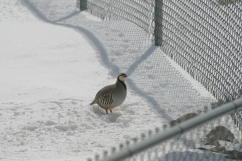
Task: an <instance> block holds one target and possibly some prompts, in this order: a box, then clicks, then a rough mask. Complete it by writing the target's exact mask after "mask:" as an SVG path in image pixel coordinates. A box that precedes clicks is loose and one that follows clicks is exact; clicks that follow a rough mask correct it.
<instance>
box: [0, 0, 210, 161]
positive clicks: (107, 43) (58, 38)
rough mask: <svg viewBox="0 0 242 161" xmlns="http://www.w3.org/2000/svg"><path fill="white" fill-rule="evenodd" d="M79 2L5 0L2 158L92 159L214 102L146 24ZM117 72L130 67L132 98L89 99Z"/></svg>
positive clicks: (1, 21) (0, 54) (0, 56)
mask: <svg viewBox="0 0 242 161" xmlns="http://www.w3.org/2000/svg"><path fill="white" fill-rule="evenodd" d="M75 3H76V2H75V0H68V1H66V0H11V1H9V0H1V2H0V11H1V12H0V35H1V36H0V44H1V48H0V73H1V77H0V87H1V90H0V160H3V161H12V160H16V161H17V160H25V161H38V160H46V161H49V160H58V161H62V160H63V161H64V160H71V161H77V160H85V159H86V158H87V157H92V156H93V155H94V154H95V153H99V152H102V151H103V150H104V149H108V148H109V147H111V146H115V145H117V144H118V143H120V142H123V141H124V140H126V139H130V138H132V137H134V136H137V135H139V134H140V133H141V132H144V131H147V130H148V129H153V128H154V127H157V126H158V127H160V126H162V125H163V124H165V123H167V122H168V121H170V120H171V119H174V118H176V117H177V116H180V115H182V114H184V113H187V112H192V111H193V112H196V111H198V110H201V109H202V108H203V106H204V105H209V103H210V102H212V101H214V98H213V97H212V96H211V95H210V94H209V93H208V92H207V91H206V90H205V89H204V88H203V87H202V86H201V85H199V83H197V82H196V81H194V80H192V79H191V78H190V76H189V75H187V74H186V73H185V72H184V71H182V70H181V69H180V67H178V66H177V65H176V64H175V63H174V62H173V61H172V60H170V59H169V58H167V57H166V56H165V55H164V54H163V53H161V51H160V49H159V48H156V47H154V46H152V45H151V43H150V39H149V38H147V37H146V36H147V35H146V34H145V33H144V32H143V31H142V30H141V29H139V28H137V27H136V26H134V25H133V24H130V23H128V22H122V21H121V22H120V21H118V22H115V21H106V22H103V21H101V20H99V19H98V18H95V17H93V16H91V15H89V14H87V13H79V12H78V11H77V9H76V8H75ZM127 29H130V30H127ZM119 72H127V73H128V74H129V75H130V77H129V81H128V88H129V91H128V97H127V100H126V101H125V103H124V104H123V105H122V106H121V107H120V108H117V109H115V110H114V112H113V113H112V114H109V115H105V114H104V112H102V111H101V110H100V109H98V108H97V107H96V106H94V107H90V106H89V103H90V102H91V101H92V99H93V97H94V96H95V94H96V92H97V90H99V89H100V88H101V87H103V86H104V85H107V84H111V83H113V82H114V81H115V79H116V75H117V74H118V73H119Z"/></svg>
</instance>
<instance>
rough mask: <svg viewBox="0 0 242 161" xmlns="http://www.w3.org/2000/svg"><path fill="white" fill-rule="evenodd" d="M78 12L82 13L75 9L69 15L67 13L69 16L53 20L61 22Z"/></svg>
mask: <svg viewBox="0 0 242 161" xmlns="http://www.w3.org/2000/svg"><path fill="white" fill-rule="evenodd" d="M77 14H80V11H74V12H72V13H71V14H69V15H67V16H65V17H62V18H59V19H58V20H55V21H53V22H55V23H57V22H59V21H64V20H66V19H68V18H71V17H73V16H75V15H77Z"/></svg>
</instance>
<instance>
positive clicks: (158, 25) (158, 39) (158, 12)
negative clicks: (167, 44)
mask: <svg viewBox="0 0 242 161" xmlns="http://www.w3.org/2000/svg"><path fill="white" fill-rule="evenodd" d="M162 9H163V0H155V14H154V21H155V29H154V39H155V45H156V46H161V45H162V36H163V35H162V19H163V11H162Z"/></svg>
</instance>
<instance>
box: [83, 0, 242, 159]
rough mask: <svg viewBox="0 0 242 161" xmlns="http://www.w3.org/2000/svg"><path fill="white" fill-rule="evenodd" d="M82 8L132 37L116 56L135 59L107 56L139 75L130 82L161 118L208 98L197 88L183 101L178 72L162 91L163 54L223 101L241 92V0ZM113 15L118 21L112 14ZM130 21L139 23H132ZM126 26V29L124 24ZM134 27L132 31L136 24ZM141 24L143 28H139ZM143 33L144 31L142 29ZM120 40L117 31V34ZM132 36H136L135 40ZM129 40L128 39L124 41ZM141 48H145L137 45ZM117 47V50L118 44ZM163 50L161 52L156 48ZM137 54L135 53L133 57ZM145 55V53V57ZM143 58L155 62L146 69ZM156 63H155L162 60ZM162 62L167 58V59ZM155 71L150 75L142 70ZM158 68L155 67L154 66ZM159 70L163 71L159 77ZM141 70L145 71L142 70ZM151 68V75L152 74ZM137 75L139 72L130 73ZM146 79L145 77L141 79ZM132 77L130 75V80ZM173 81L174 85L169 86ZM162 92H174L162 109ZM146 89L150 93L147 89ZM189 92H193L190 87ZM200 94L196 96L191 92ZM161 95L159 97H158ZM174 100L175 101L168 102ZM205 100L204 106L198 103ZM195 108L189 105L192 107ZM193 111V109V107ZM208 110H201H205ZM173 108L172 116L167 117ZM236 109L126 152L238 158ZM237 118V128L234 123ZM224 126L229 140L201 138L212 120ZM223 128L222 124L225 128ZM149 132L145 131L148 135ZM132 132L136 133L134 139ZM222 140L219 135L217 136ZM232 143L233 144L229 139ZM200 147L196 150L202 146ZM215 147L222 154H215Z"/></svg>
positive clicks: (164, 0)
mask: <svg viewBox="0 0 242 161" xmlns="http://www.w3.org/2000/svg"><path fill="white" fill-rule="evenodd" d="M87 3H88V5H87V6H88V7H87V8H88V10H89V11H90V12H91V13H93V14H94V15H96V16H99V17H101V18H102V19H106V20H110V21H105V23H106V24H107V26H109V27H111V28H118V29H119V30H123V31H124V32H126V35H128V36H130V37H132V39H133V41H136V44H139V45H138V46H135V45H134V46H132V49H133V51H134V53H133V54H130V53H129V54H126V53H123V55H122V56H120V59H123V60H125V59H127V58H128V59H134V60H136V63H134V64H126V63H127V62H124V63H120V61H117V62H116V60H115V58H114V57H113V56H112V54H110V55H109V57H110V58H111V59H112V58H113V62H114V63H115V64H117V65H118V66H119V67H120V68H121V69H122V70H127V71H128V73H132V74H133V75H136V76H137V75H141V74H142V73H144V72H147V73H146V75H145V76H144V75H143V79H138V80H136V86H135V87H134V88H136V87H137V88H136V89H140V88H142V91H140V93H141V95H145V94H147V93H148V94H151V96H150V97H149V96H146V99H147V100H149V101H150V102H151V103H152V104H153V106H154V107H161V106H162V108H156V110H157V111H158V112H159V113H163V114H164V113H166V114H167V115H165V114H164V115H162V117H163V118H166V119H167V121H171V120H173V121H174V119H176V118H178V117H179V116H181V115H186V114H188V113H189V110H191V109H190V108H187V107H189V106H193V107H194V106H197V109H198V111H199V112H201V111H202V110H201V108H202V107H204V106H209V105H207V104H206V103H204V102H206V101H207V102H212V100H210V99H207V98H203V97H199V96H197V95H196V94H194V95H193V96H190V97H188V98H190V101H191V102H190V103H191V104H189V105H188V104H186V103H184V102H186V99H187V97H183V96H181V95H179V94H178V93H183V91H184V93H193V92H191V91H189V90H190V89H187V85H186V83H185V82H184V81H183V80H182V79H180V78H179V79H180V80H179V81H180V85H181V86H180V87H176V86H173V87H171V88H169V90H168V91H163V89H162V88H161V87H160V86H162V85H164V83H165V82H167V81H170V82H173V80H174V79H176V78H175V77H173V74H172V73H173V72H171V70H170V69H169V67H167V68H164V66H165V65H164V64H166V63H167V62H166V61H164V60H165V59H166V56H165V55H167V56H169V57H170V58H172V59H173V60H174V61H175V62H176V63H178V64H179V65H180V66H181V67H182V68H183V69H184V70H185V71H186V72H188V73H189V74H190V76H192V77H193V78H194V79H196V80H197V81H198V82H200V83H201V84H202V85H203V86H204V87H205V88H206V89H207V90H208V91H209V92H211V93H212V94H213V96H215V97H216V99H217V100H222V101H223V102H226V101H230V100H233V99H235V98H239V97H240V96H241V94H242V86H241V84H242V79H241V78H242V65H241V64H242V62H241V60H242V54H241V53H242V40H241V36H242V35H241V33H242V28H241V24H242V16H241V10H242V1H238V0H212V1H210V0H198V1H191V0H188V1H178V0H145V1H141V0H132V1H125V0H117V1H108V0H106V1H97V0H90V1H89V0H87ZM113 20H118V21H113ZM127 21H128V22H131V23H133V24H135V25H137V26H138V27H139V28H140V29H142V30H140V29H137V28H136V27H134V26H132V24H130V23H128V22H127ZM131 28H132V29H131ZM134 28H135V29H137V31H134V30H135V29H134ZM143 31H144V32H145V33H146V34H147V35H148V36H147V35H146V34H145V33H143ZM144 35H146V36H144ZM150 36H152V40H153V41H154V43H155V44H156V45H157V44H158V45H159V46H160V49H161V50H157V49H154V50H153V48H152V45H151V44H150V43H147V40H148V42H149V41H150V40H151V39H150ZM116 42H117V44H113V45H114V47H113V48H115V47H117V46H118V45H120V41H119V38H117V39H116ZM137 42H139V43H137ZM129 43H130V42H129ZM141 48H143V49H142V50H144V49H145V50H146V52H145V53H144V55H140V53H139V51H142V50H141ZM118 50H120V48H119V47H118V48H117V49H116V50H115V49H112V51H111V52H112V53H117V52H118ZM119 52H120V51H119ZM162 53H165V55H163V54H162ZM139 58H140V59H139ZM144 59H146V60H145V61H144ZM149 63H153V64H154V63H155V68H152V67H151V68H150V69H149ZM161 64H162V65H161ZM167 66H169V63H167ZM149 72H152V73H157V74H152V75H149V74H148V73H149ZM161 73H162V74H161ZM164 73H166V74H167V76H168V75H169V78H170V79H168V78H166V79H165V80H164V79H163V78H161V77H164ZM146 76H147V78H146ZM153 76H154V78H152V77H153ZM137 77H138V76H137ZM147 80H150V81H148V82H147ZM130 83H131V84H132V82H130ZM174 88H176V89H175V90H174ZM161 91H162V92H168V93H169V94H167V95H168V97H169V96H170V97H171V96H176V98H174V102H175V103H174V104H173V102H169V105H168V106H170V107H175V109H174V108H171V109H169V110H168V111H167V110H163V109H166V103H165V102H166V101H164V100H165V99H168V100H170V99H169V98H168V97H167V95H166V97H164V96H161V95H159V94H154V93H162V92H161ZM149 92H151V93H149ZM191 95H192V94H191ZM198 97H199V98H198ZM161 100H162V101H161ZM177 103H180V107H177V106H176V105H175V104H177ZM205 108H206V107H205ZM198 111H196V112H195V113H199V112H198ZM192 112H194V111H192ZM204 112H208V111H204ZM171 115H173V117H170V116H171ZM240 115H241V114H240V112H237V113H236V114H233V115H232V116H233V117H232V118H231V117H230V116H229V115H228V116H224V117H222V118H220V119H216V120H215V121H211V122H209V123H208V124H206V125H203V126H201V127H199V128H195V129H193V130H192V131H191V132H189V133H187V134H184V135H182V136H179V137H177V138H174V139H172V140H170V141H167V142H166V143H163V144H161V145H159V146H157V147H153V148H151V149H149V150H147V151H145V152H143V153H142V154H138V155H137V156H134V157H132V158H129V159H128V160H160V161H161V160H209V159H210V160H226V157H224V155H225V154H226V155H229V156H230V157H231V156H232V157H234V156H235V155H236V156H237V159H238V158H241V156H240V155H241V154H240V153H236V152H235V151H236V150H235V149H233V148H235V147H236V146H237V147H236V148H237V149H239V144H238V143H239V141H240V138H239V136H240V134H239V130H241V127H242V126H241V121H240V120H241V116H240ZM233 125H236V126H237V127H238V128H237V129H233V128H232V126H233ZM221 126H224V127H225V128H228V129H230V130H231V131H233V132H232V133H233V134H234V136H236V139H234V140H233V141H232V140H230V141H228V140H226V139H225V140H223V139H218V140H220V141H218V142H217V141H216V143H215V144H216V145H215V144H212V145H205V144H204V142H202V141H201V140H202V138H204V137H206V135H207V134H208V133H209V132H211V130H212V129H216V127H219V128H221ZM225 128H224V129H225ZM148 135H150V134H149V133H147V136H148ZM134 140H136V139H134ZM221 140H222V141H221ZM231 144H234V145H236V146H230V145H231ZM201 150H202V151H201ZM212 152H218V153H222V155H218V153H212Z"/></svg>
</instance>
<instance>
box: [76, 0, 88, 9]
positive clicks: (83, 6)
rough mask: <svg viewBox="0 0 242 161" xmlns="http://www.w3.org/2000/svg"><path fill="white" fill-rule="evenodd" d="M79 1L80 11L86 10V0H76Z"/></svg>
mask: <svg viewBox="0 0 242 161" xmlns="http://www.w3.org/2000/svg"><path fill="white" fill-rule="evenodd" d="M77 1H79V4H80V6H79V8H80V11H83V10H86V9H87V0H77Z"/></svg>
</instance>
